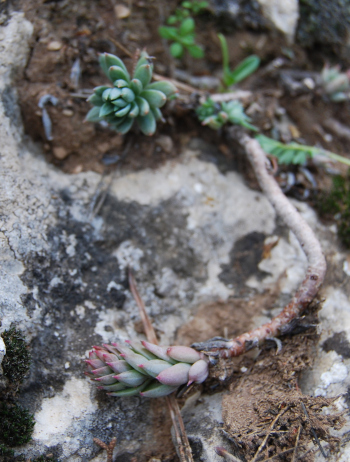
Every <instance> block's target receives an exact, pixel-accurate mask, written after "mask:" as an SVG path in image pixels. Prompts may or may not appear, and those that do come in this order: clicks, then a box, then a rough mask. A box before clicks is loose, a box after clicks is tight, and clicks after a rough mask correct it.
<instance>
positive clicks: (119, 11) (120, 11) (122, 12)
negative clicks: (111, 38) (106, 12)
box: [114, 5, 131, 19]
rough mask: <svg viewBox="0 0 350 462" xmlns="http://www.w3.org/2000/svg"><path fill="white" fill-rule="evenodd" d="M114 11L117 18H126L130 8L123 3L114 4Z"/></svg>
mask: <svg viewBox="0 0 350 462" xmlns="http://www.w3.org/2000/svg"><path fill="white" fill-rule="evenodd" d="M114 11H115V14H116V16H117V18H118V19H124V18H128V17H129V16H130V13H131V11H130V8H128V7H127V6H124V5H116V6H115V7H114Z"/></svg>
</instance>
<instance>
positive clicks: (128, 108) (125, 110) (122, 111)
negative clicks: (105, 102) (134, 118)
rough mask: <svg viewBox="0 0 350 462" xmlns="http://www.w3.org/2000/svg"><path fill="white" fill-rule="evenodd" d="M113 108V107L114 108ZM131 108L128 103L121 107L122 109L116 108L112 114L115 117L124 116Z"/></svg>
mask: <svg viewBox="0 0 350 462" xmlns="http://www.w3.org/2000/svg"><path fill="white" fill-rule="evenodd" d="M114 109H115V108H114ZM130 109H131V104H128V105H127V106H125V107H123V108H122V109H118V110H117V111H116V112H115V113H114V115H115V116H116V117H124V116H126V115H127V114H128V112H129V111H130Z"/></svg>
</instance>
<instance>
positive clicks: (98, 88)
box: [94, 85, 111, 96]
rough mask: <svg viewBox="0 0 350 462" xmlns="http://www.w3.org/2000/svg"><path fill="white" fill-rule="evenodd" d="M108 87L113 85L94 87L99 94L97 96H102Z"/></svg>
mask: <svg viewBox="0 0 350 462" xmlns="http://www.w3.org/2000/svg"><path fill="white" fill-rule="evenodd" d="M108 88H111V87H108V86H106V85H101V86H100V87H96V88H94V93H95V94H96V95H97V96H102V94H103V92H104V91H105V90H107V89H108Z"/></svg>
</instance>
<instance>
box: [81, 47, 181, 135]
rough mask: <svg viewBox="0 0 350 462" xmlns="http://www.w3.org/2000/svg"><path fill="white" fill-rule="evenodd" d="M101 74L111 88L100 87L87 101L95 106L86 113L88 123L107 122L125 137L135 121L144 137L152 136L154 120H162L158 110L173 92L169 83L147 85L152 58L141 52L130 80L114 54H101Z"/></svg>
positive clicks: (155, 125)
mask: <svg viewBox="0 0 350 462" xmlns="http://www.w3.org/2000/svg"><path fill="white" fill-rule="evenodd" d="M99 59H100V65H101V68H102V70H103V72H104V73H105V74H106V76H107V77H108V78H109V79H110V81H111V82H112V83H113V86H112V87H111V86H105V85H103V86H100V87H96V88H95V89H94V93H93V94H92V95H91V96H90V98H89V99H88V101H89V102H90V103H91V104H92V105H93V106H94V107H93V108H92V109H91V110H90V111H89V112H88V114H87V116H86V120H87V121H89V122H100V121H102V120H104V121H106V122H108V124H109V125H110V126H111V127H113V128H114V129H115V130H116V131H117V132H118V133H121V134H125V133H127V132H128V131H129V130H130V128H131V127H132V125H133V123H134V122H135V120H136V122H137V124H138V126H139V128H140V130H141V131H142V133H144V134H145V135H149V136H150V135H153V134H154V132H155V131H156V127H157V121H158V120H162V113H161V111H160V108H161V107H162V106H164V104H165V103H166V101H167V98H168V97H169V96H171V95H174V94H175V93H176V91H177V90H176V87H175V86H174V85H173V84H172V83H170V82H169V81H166V80H163V81H161V82H154V83H150V82H151V80H152V75H153V64H152V59H151V58H150V57H149V56H148V54H147V53H146V52H145V51H143V52H142V53H141V55H140V58H139V60H138V61H137V63H136V66H135V70H134V73H133V76H132V78H131V77H130V74H129V72H128V70H127V68H126V67H125V64H124V63H123V61H122V60H121V59H120V58H118V57H117V56H115V55H112V54H109V53H104V54H101V55H100V58H99Z"/></svg>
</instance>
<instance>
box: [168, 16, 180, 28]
mask: <svg viewBox="0 0 350 462" xmlns="http://www.w3.org/2000/svg"><path fill="white" fill-rule="evenodd" d="M177 21H178V19H177V17H176V16H174V15H172V16H169V18H168V20H167V24H169V25H170V26H171V25H172V24H176V23H177Z"/></svg>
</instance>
